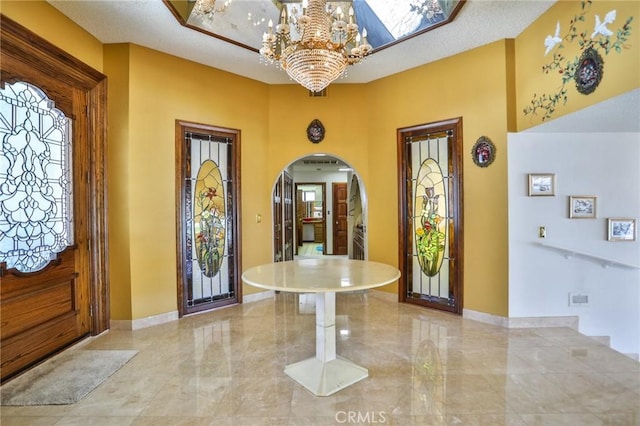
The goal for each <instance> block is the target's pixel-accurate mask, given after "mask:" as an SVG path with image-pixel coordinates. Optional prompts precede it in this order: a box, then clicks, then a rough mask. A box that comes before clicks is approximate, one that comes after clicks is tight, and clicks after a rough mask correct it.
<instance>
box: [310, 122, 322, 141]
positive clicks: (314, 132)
mask: <svg viewBox="0 0 640 426" xmlns="http://www.w3.org/2000/svg"><path fill="white" fill-rule="evenodd" d="M307 138H308V139H309V140H310V141H311V142H313V143H319V142H320V141H322V139H324V126H323V125H322V123H321V122H320V120H318V119H315V120H313V121H312V122H311V124H309V127H307Z"/></svg>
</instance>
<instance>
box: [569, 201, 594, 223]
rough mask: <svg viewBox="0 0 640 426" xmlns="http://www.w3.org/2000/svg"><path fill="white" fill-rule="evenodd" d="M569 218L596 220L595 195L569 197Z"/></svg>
mask: <svg viewBox="0 0 640 426" xmlns="http://www.w3.org/2000/svg"><path fill="white" fill-rule="evenodd" d="M569 217H570V218H572V219H593V218H595V217H596V197H595V196H593V195H571V196H570V197H569Z"/></svg>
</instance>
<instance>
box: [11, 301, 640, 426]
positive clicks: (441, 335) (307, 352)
mask: <svg viewBox="0 0 640 426" xmlns="http://www.w3.org/2000/svg"><path fill="white" fill-rule="evenodd" d="M336 300H337V301H336V325H337V330H338V332H337V333H338V342H337V352H338V354H340V355H342V356H344V357H346V358H349V359H351V360H352V361H354V362H356V363H358V364H360V365H362V366H365V367H367V368H368V369H369V377H368V378H367V379H364V380H363V381H361V382H358V383H356V384H354V385H352V386H350V387H348V388H346V389H343V390H341V391H339V392H337V393H335V394H333V395H331V396H328V397H316V396H314V395H312V394H311V393H310V392H308V391H307V390H306V389H304V388H303V387H302V386H300V385H298V384H297V383H295V382H293V381H292V380H291V379H290V378H289V377H288V376H286V375H285V374H284V372H283V369H284V367H285V365H287V364H289V363H292V362H295V361H299V360H302V359H304V358H307V357H311V356H314V354H315V316H314V314H313V301H312V300H310V298H308V297H305V296H304V295H303V296H302V297H300V296H298V295H296V294H284V293H281V294H277V295H276V296H275V297H274V298H271V299H268V300H261V301H257V302H251V303H245V304H243V305H237V306H232V307H227V308H223V309H219V310H217V311H214V312H209V313H203V314H199V315H194V316H190V317H187V318H183V319H181V320H179V321H175V322H171V323H167V324H163V325H159V326H155V327H149V328H146V329H142V330H137V331H110V332H108V333H105V334H103V335H101V336H98V337H96V338H94V339H91V340H90V341H89V342H87V343H86V344H84V345H82V347H81V348H79V349H73V350H81V349H83V348H86V349H136V350H138V351H139V352H138V354H137V355H136V356H135V357H134V358H133V359H132V360H131V361H130V362H129V363H128V364H127V365H125V366H124V367H123V368H122V369H120V370H119V371H118V372H117V373H116V374H114V375H113V376H111V377H110V378H109V379H108V380H107V381H106V382H105V383H103V384H102V385H101V386H100V387H98V388H97V389H96V390H94V391H93V392H91V393H90V394H89V395H87V396H86V397H85V398H84V399H82V400H81V401H80V402H78V403H77V404H75V405H62V406H40V407H2V408H1V410H2V412H1V415H2V418H1V423H2V426H12V425H54V424H55V425H83V426H84V425H118V426H120V425H171V426H173V425H222V426H227V425H234V426H235V425H251V426H259V425H294V426H297V425H342V424H347V425H348V424H376V425H384V424H388V425H553V426H561V425H568V426H584V425H625V426H626V425H629V426H637V425H640V363H638V362H637V361H634V360H632V359H631V358H628V357H626V356H624V355H621V354H619V353H617V352H615V351H613V350H611V349H608V348H607V347H605V346H603V345H602V344H600V343H598V342H596V341H594V340H592V339H589V338H587V337H584V336H581V335H580V334H578V333H576V332H575V331H573V330H571V329H567V328H537V329H532V328H529V329H504V328H501V327H497V326H492V325H487V324H483V323H479V322H475V321H472V320H467V319H463V318H461V317H458V316H455V315H451V314H447V313H441V312H435V311H432V310H428V309H425V308H421V307H417V306H413V305H407V304H398V303H396V302H395V301H394V300H393V298H391V297H389V296H388V295H386V294H382V293H380V292H378V291H370V292H368V293H363V292H360V293H351V294H344V293H343V294H338V295H337V299H336Z"/></svg>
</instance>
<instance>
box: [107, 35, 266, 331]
mask: <svg viewBox="0 0 640 426" xmlns="http://www.w3.org/2000/svg"><path fill="white" fill-rule="evenodd" d="M129 49H130V56H129V59H130V63H129V67H130V73H129V94H130V96H129V135H128V137H129V167H128V177H127V179H128V185H129V194H128V195H129V199H128V200H127V201H126V202H127V203H128V205H129V228H130V231H129V232H130V247H129V249H130V261H131V287H132V288H131V299H132V315H133V318H143V317H146V316H151V315H155V314H159V313H164V312H168V311H174V310H176V309H177V302H176V225H175V214H176V207H175V182H174V179H175V146H174V145H175V142H174V135H175V120H176V119H179V120H186V121H191V122H197V123H206V124H211V125H215V126H221V127H227V128H234V129H241V156H242V161H241V167H242V170H241V185H242V194H243V197H242V206H241V211H242V214H241V218H240V219H241V220H242V241H243V244H242V253H243V263H245V264H246V265H252V264H256V263H259V262H262V261H266V260H267V259H266V258H265V256H264V254H265V252H266V253H269V254H270V253H271V234H270V229H271V227H270V226H269V225H268V223H269V221H266V220H265V221H263V222H262V223H260V224H257V223H256V221H255V220H250V219H251V218H252V217H254V218H255V213H257V212H260V213H262V214H263V216H265V217H269V215H268V214H266V213H267V212H268V211H269V205H270V204H269V203H270V197H269V196H268V194H266V192H265V191H260V192H257V191H256V188H260V187H261V186H263V185H264V181H265V180H266V179H265V174H264V170H265V169H266V164H265V163H264V161H263V160H264V158H265V157H266V155H265V154H266V149H265V145H266V141H267V137H268V134H267V123H268V104H267V99H268V86H267V85H266V84H263V83H259V82H256V81H253V80H249V79H246V78H242V77H239V76H236V75H233V74H229V73H226V72H223V71H219V70H216V69H213V68H210V67H206V66H203V65H199V64H196V63H193V62H189V61H185V60H183V59H179V58H177V57H174V56H169V55H166V54H163V53H160V52H157V51H154V50H150V49H146V48H143V47H140V46H135V45H130V47H129ZM110 77H111V76H110ZM112 125H114V123H113V122H112ZM112 178H113V179H119V177H116V176H113V177H112ZM258 194H259V196H258V197H254V195H258ZM118 202H120V200H110V203H118ZM267 230H268V231H267Z"/></svg>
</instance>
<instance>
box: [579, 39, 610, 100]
mask: <svg viewBox="0 0 640 426" xmlns="http://www.w3.org/2000/svg"><path fill="white" fill-rule="evenodd" d="M602 67H603V62H602V57H601V56H600V54H599V53H598V52H597V51H596V50H595V49H592V48H589V49H587V50H585V51H584V53H583V54H582V56H581V57H580V61H579V62H578V68H576V73H575V74H574V76H573V77H574V79H575V80H576V88H577V89H578V92H580V93H582V94H583V95H588V94H589V93H592V92H593V91H594V90H596V87H598V84H600V80H602Z"/></svg>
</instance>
